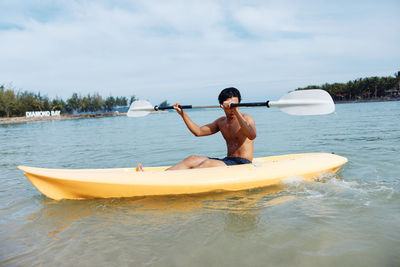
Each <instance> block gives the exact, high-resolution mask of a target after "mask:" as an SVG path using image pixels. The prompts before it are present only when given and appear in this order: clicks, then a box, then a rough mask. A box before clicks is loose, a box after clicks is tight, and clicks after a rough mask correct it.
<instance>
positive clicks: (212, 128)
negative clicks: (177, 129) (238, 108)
mask: <svg viewBox="0 0 400 267" xmlns="http://www.w3.org/2000/svg"><path fill="white" fill-rule="evenodd" d="M179 105H180V104H179V103H178V104H175V105H174V109H175V110H176V111H177V112H178V114H179V115H181V117H182V119H183V121H184V122H185V124H186V126H187V127H188V129H189V130H190V131H191V132H192V133H193V134H194V135H195V136H206V135H211V134H215V133H217V132H218V131H219V127H218V123H217V121H218V120H216V121H214V122H212V123H210V124H206V125H204V126H199V125H197V124H196V123H194V122H193V121H192V120H191V119H190V118H189V116H188V115H187V113H186V112H184V111H183V110H182V109H180V108H179Z"/></svg>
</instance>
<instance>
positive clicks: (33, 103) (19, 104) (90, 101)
mask: <svg viewBox="0 0 400 267" xmlns="http://www.w3.org/2000/svg"><path fill="white" fill-rule="evenodd" d="M135 100H137V99H136V97H135V96H131V97H130V100H129V103H128V98H126V97H116V98H115V97H113V96H109V97H107V98H105V99H103V97H101V96H100V95H99V94H98V93H94V94H88V95H86V96H81V95H78V94H77V93H73V94H72V96H71V98H69V99H67V100H66V101H64V100H63V99H61V98H58V97H57V98H54V99H49V98H48V97H47V96H42V95H40V93H38V94H34V93H31V92H28V91H15V90H14V89H6V88H5V87H4V85H0V117H14V116H25V112H27V111H46V110H49V111H51V110H60V111H61V113H62V114H65V113H73V112H74V111H75V112H78V113H82V112H110V111H113V110H114V108H115V107H117V106H128V104H130V103H132V102H133V101H135Z"/></svg>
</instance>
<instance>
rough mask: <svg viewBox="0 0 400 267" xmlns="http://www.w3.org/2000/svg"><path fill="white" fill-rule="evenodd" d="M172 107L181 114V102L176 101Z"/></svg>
mask: <svg viewBox="0 0 400 267" xmlns="http://www.w3.org/2000/svg"><path fill="white" fill-rule="evenodd" d="M172 106H173V107H174V109H175V110H176V112H178V114H179V115H181V116H182V115H183V109H181V108H180V107H179V106H182V104H181V103H176V104H173V105H172Z"/></svg>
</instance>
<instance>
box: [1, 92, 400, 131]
mask: <svg viewBox="0 0 400 267" xmlns="http://www.w3.org/2000/svg"><path fill="white" fill-rule="evenodd" d="M392 101H400V98H389V99H376V98H374V99H359V100H337V101H335V104H352V103H369V102H392ZM164 112H167V111H161V112H160V111H158V112H154V113H164ZM118 116H126V112H112V113H111V112H110V113H98V114H76V115H72V114H65V115H61V116H53V117H30V118H27V117H8V118H0V125H6V124H19V123H27V122H38V121H57V120H77V119H93V118H106V117H118Z"/></svg>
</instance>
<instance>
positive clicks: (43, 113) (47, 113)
mask: <svg viewBox="0 0 400 267" xmlns="http://www.w3.org/2000/svg"><path fill="white" fill-rule="evenodd" d="M60 113H61V111H60V110H52V111H27V112H26V113H25V115H26V117H27V118H33V117H50V116H51V117H54V116H60Z"/></svg>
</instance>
